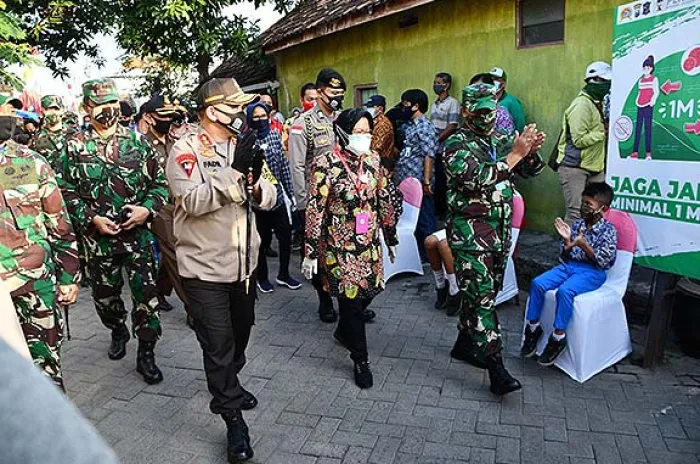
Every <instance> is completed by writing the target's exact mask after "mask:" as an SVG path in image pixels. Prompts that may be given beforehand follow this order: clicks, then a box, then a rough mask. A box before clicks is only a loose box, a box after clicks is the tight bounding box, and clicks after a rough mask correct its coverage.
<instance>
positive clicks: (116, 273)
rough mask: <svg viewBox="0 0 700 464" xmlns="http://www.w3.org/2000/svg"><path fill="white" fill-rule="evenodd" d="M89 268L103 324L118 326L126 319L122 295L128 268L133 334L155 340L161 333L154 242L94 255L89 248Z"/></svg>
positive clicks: (98, 312) (97, 308)
mask: <svg viewBox="0 0 700 464" xmlns="http://www.w3.org/2000/svg"><path fill="white" fill-rule="evenodd" d="M88 268H89V269H90V284H91V286H92V298H93V300H94V301H95V309H96V310H97V315H98V316H99V317H100V320H101V321H102V324H104V326H105V327H107V328H108V329H111V330H114V329H116V328H117V327H119V326H121V325H124V324H125V323H126V315H127V312H126V309H125V308H124V301H123V300H122V298H121V293H122V287H123V286H124V278H123V276H122V269H125V270H126V274H127V278H128V280H129V288H130V289H131V299H132V303H133V309H132V312H131V324H132V329H133V332H132V333H133V334H134V335H136V337H138V338H139V339H140V340H143V341H147V342H155V341H157V340H158V338H159V337H160V335H161V326H160V315H159V312H158V292H157V290H156V283H155V282H156V281H155V275H156V273H157V265H156V260H155V256H154V252H153V247H152V246H147V247H144V248H143V249H141V250H140V251H134V252H131V253H118V254H114V255H111V256H94V255H93V254H92V253H91V252H90V250H88Z"/></svg>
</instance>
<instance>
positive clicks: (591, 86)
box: [583, 81, 610, 101]
mask: <svg viewBox="0 0 700 464" xmlns="http://www.w3.org/2000/svg"><path fill="white" fill-rule="evenodd" d="M583 90H584V91H585V92H586V93H587V94H588V95H590V96H591V98H593V100H595V101H603V98H605V96H606V95H607V94H608V93H610V81H605V82H589V83H588V84H586V87H584V88H583Z"/></svg>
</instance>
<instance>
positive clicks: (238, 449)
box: [221, 409, 253, 464]
mask: <svg viewBox="0 0 700 464" xmlns="http://www.w3.org/2000/svg"><path fill="white" fill-rule="evenodd" d="M221 417H222V418H223V419H224V422H226V428H227V429H228V430H227V433H226V438H227V440H228V453H227V454H228V462H229V463H230V464H236V463H239V462H243V461H247V460H248V459H250V458H252V457H253V448H251V447H250V435H249V434H248V426H247V425H246V423H245V421H244V420H243V415H242V414H241V411H240V409H239V410H237V411H236V412H233V413H230V414H224V415H222V416H221Z"/></svg>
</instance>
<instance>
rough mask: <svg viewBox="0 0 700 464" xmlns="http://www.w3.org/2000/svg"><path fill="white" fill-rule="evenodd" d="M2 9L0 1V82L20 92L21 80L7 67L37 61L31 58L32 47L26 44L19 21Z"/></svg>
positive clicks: (2, 5)
mask: <svg viewBox="0 0 700 464" xmlns="http://www.w3.org/2000/svg"><path fill="white" fill-rule="evenodd" d="M4 9H5V4H4V3H3V2H2V1H0V81H1V83H2V84H6V85H10V86H12V87H14V88H17V89H20V90H21V89H22V87H23V83H22V80H21V79H20V78H19V77H18V76H17V75H15V74H14V73H12V72H11V71H9V70H8V67H10V66H13V65H20V66H22V65H29V64H36V63H38V61H37V60H36V59H35V58H34V57H33V56H32V47H31V46H30V45H29V44H28V43H27V42H26V34H25V33H24V31H23V30H22V27H21V23H20V21H19V19H18V18H17V17H16V16H14V15H13V14H11V13H8V12H6V11H4Z"/></svg>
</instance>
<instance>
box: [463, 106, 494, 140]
mask: <svg viewBox="0 0 700 464" xmlns="http://www.w3.org/2000/svg"><path fill="white" fill-rule="evenodd" d="M468 118H469V124H470V125H471V126H472V127H473V128H474V129H476V130H477V131H479V132H480V133H482V134H490V133H491V131H493V127H494V126H495V125H496V110H493V111H489V112H488V113H486V114H483V113H477V114H474V115H469V117H468Z"/></svg>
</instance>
